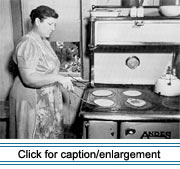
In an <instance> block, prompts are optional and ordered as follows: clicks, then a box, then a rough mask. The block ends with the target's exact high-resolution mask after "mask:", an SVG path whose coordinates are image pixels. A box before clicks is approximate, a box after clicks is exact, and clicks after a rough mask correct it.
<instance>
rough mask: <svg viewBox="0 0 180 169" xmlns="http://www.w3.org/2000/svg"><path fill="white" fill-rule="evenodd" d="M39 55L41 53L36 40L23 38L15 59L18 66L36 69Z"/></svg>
mask: <svg viewBox="0 0 180 169" xmlns="http://www.w3.org/2000/svg"><path fill="white" fill-rule="evenodd" d="M39 56H40V54H39V50H38V47H37V45H36V42H35V41H33V40H31V39H25V40H22V41H21V42H20V43H19V44H18V46H17V48H16V55H15V57H16V58H15V60H16V63H17V65H18V67H21V68H26V69H36V66H37V65H38V61H39Z"/></svg>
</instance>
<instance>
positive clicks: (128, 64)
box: [80, 9, 180, 139]
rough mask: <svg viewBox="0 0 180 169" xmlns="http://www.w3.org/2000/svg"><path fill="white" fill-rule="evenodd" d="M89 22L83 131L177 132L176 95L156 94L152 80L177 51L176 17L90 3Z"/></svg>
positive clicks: (100, 134)
mask: <svg viewBox="0 0 180 169" xmlns="http://www.w3.org/2000/svg"><path fill="white" fill-rule="evenodd" d="M116 10H117V9H116ZM90 23H91V42H90V45H89V46H90V50H91V58H90V59H91V66H90V67H91V72H90V74H91V75H90V76H91V79H90V81H91V85H90V86H88V87H87V88H86V89H85V91H84V94H83V98H82V100H83V101H82V103H81V107H80V116H81V117H82V119H83V136H82V137H83V138H86V139H157V138H158V139H176V138H179V137H180V123H179V120H180V96H171V97H167V96H161V95H160V94H157V93H155V92H154V85H155V82H156V80H157V79H158V78H159V77H160V76H161V75H162V74H164V73H166V69H167V67H168V66H171V67H173V63H174V60H175V59H176V58H175V57H176V54H177V53H178V52H179V48H178V46H179V45H180V36H179V35H180V18H177V17H176V18H166V17H161V16H159V17H157V16H156V17H143V18H130V17H119V16H118V17H112V16H110V17H107V15H106V16H105V17H104V16H99V13H98V16H96V15H95V11H94V9H93V16H92V17H91V18H90Z"/></svg>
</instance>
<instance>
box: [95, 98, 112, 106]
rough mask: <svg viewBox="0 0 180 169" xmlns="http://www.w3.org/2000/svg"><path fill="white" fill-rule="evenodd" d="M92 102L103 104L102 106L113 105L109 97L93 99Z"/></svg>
mask: <svg viewBox="0 0 180 169" xmlns="http://www.w3.org/2000/svg"><path fill="white" fill-rule="evenodd" d="M94 103H95V104H97V105H98V106H103V107H111V106H113V105H114V101H112V100H110V99H95V100H94Z"/></svg>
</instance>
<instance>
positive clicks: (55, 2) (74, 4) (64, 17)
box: [21, 0, 80, 42]
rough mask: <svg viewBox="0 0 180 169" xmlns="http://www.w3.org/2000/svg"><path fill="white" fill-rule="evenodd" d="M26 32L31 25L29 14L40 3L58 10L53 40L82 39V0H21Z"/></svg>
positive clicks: (70, 40)
mask: <svg viewBox="0 0 180 169" xmlns="http://www.w3.org/2000/svg"><path fill="white" fill-rule="evenodd" d="M21 2H22V15H23V17H22V19H23V26H24V33H26V32H27V31H28V29H29V27H30V23H29V14H30V12H31V10H32V9H34V8H36V7H37V6H39V5H47V6H49V7H52V8H53V9H55V10H56V12H57V13H58V14H59V18H58V21H57V25H56V31H55V32H54V33H53V34H52V36H51V39H50V40H51V41H67V42H72V41H80V0H67V1H65V0H30V1H29V0H21Z"/></svg>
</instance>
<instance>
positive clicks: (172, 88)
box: [155, 74, 180, 96]
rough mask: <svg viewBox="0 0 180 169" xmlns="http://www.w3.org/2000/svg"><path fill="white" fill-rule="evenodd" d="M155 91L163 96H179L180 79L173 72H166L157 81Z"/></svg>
mask: <svg viewBox="0 0 180 169" xmlns="http://www.w3.org/2000/svg"><path fill="white" fill-rule="evenodd" d="M155 93H158V94H160V95H163V96H179V95H180V80H179V79H178V78H177V77H176V76H174V75H172V74H166V75H163V76H161V77H160V78H159V79H158V80H157V81H156V84H155Z"/></svg>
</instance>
